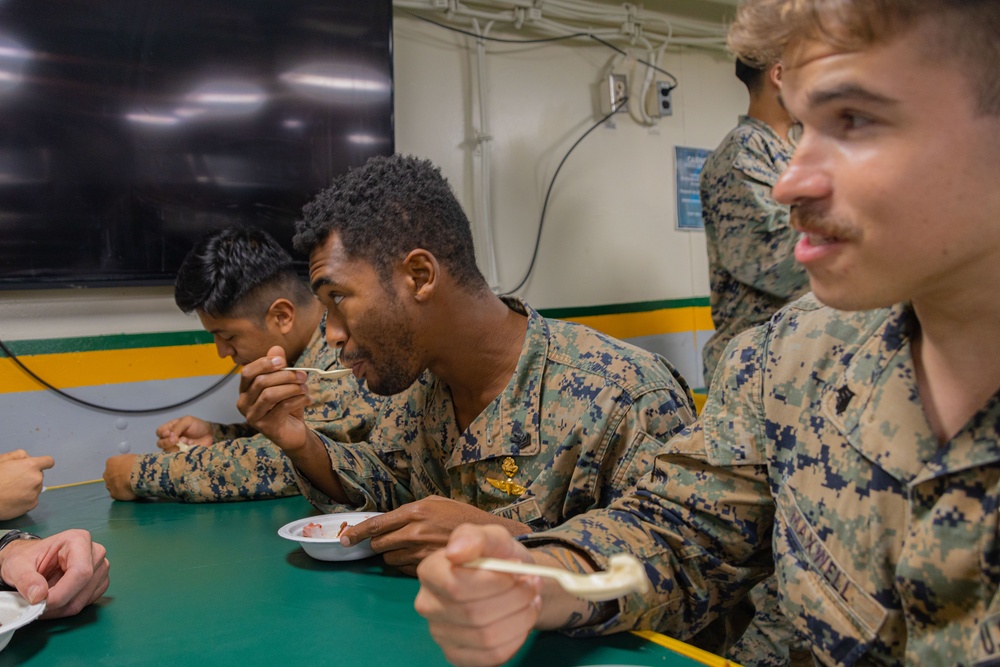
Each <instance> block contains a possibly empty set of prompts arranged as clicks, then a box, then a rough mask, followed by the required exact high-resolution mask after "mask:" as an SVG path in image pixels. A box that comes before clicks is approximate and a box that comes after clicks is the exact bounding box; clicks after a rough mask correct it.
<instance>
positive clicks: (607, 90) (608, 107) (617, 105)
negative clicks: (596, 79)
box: [601, 74, 628, 114]
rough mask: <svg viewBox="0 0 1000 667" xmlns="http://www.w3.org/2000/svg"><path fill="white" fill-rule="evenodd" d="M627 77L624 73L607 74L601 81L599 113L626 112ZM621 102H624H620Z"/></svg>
mask: <svg viewBox="0 0 1000 667" xmlns="http://www.w3.org/2000/svg"><path fill="white" fill-rule="evenodd" d="M627 98H628V79H627V78H626V76H625V75H624V74H609V75H608V76H607V78H606V79H605V80H604V81H603V82H601V113H602V114H609V113H611V111H612V110H614V111H615V113H627V112H628V102H627V101H626V99H627ZM622 102H625V103H624V104H622Z"/></svg>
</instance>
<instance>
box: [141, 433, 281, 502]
mask: <svg viewBox="0 0 1000 667" xmlns="http://www.w3.org/2000/svg"><path fill="white" fill-rule="evenodd" d="M129 481H130V483H131V485H132V490H133V491H135V493H136V494H137V495H138V496H140V497H146V498H149V497H156V498H173V499H176V500H181V501H183V502H189V503H205V502H224V501H230V500H259V499H264V498H280V497H283V496H294V495H296V494H298V488H297V487H296V484H295V474H294V471H293V468H292V465H291V462H290V461H289V460H288V458H287V457H286V456H285V455H284V453H283V452H282V451H281V450H280V449H278V447H277V446H275V445H274V444H272V443H271V442H270V441H269V440H268V439H267V438H266V437H264V436H263V435H256V436H253V437H250V438H237V439H235V440H224V441H222V442H216V443H214V444H212V445H211V446H209V447H192V448H191V449H190V450H188V451H187V452H173V453H169V454H167V453H158V454H140V455H139V456H137V457H136V461H135V463H134V464H133V465H132V472H131V475H130V477H129Z"/></svg>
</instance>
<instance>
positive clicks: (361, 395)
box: [303, 375, 383, 442]
mask: <svg viewBox="0 0 1000 667" xmlns="http://www.w3.org/2000/svg"><path fill="white" fill-rule="evenodd" d="M316 377H319V376H318V375H317V376H316ZM309 390H310V394H311V395H312V396H313V398H314V402H313V404H312V405H311V406H309V408H307V409H306V411H305V413H304V415H303V416H304V418H305V422H306V424H307V425H308V426H309V428H311V429H313V430H314V431H317V432H318V433H321V434H322V435H324V436H326V437H327V438H329V439H330V440H333V441H336V442H361V441H363V440H366V439H367V438H368V435H369V433H370V432H371V430H372V427H373V425H374V423H375V418H376V417H377V416H378V413H379V410H380V408H381V407H382V402H383V398H382V397H380V396H376V395H374V394H372V393H371V392H369V391H368V390H367V389H365V388H364V387H363V386H361V385H360V384H359V383H358V381H357V380H356V379H355V378H354V376H350V377H347V378H343V379H341V380H339V381H336V382H331V381H328V380H327V381H323V382H322V383H315V384H310V385H309Z"/></svg>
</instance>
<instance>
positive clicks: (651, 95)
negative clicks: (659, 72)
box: [646, 81, 674, 118]
mask: <svg viewBox="0 0 1000 667" xmlns="http://www.w3.org/2000/svg"><path fill="white" fill-rule="evenodd" d="M673 89H674V87H673V85H672V84H671V83H670V82H668V81H654V82H653V85H652V86H650V87H649V92H647V93H646V115H648V116H652V117H653V118H661V117H663V116H671V115H673V113H674V102H673V100H672V99H671V97H670V93H671V91H673Z"/></svg>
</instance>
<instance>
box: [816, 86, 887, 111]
mask: <svg viewBox="0 0 1000 667" xmlns="http://www.w3.org/2000/svg"><path fill="white" fill-rule="evenodd" d="M807 100H808V102H809V104H810V106H814V107H817V106H822V105H824V104H829V103H830V102H842V101H845V100H855V101H859V102H868V103H870V104H881V105H885V106H895V105H897V104H899V101H898V100H894V99H892V98H891V97H886V96H885V95H880V94H879V93H876V92H872V91H871V90H868V89H867V88H862V87H861V86H859V85H858V84H856V83H845V84H841V85H839V86H834V87H833V88H829V89H826V90H814V91H812V92H811V93H809V95H808V96H807Z"/></svg>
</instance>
